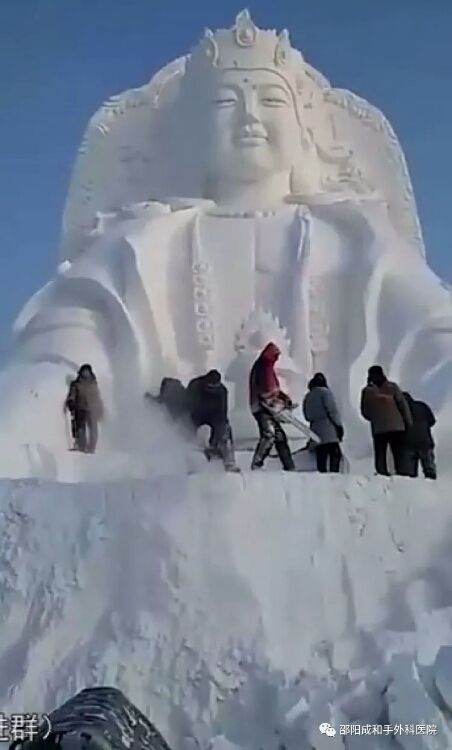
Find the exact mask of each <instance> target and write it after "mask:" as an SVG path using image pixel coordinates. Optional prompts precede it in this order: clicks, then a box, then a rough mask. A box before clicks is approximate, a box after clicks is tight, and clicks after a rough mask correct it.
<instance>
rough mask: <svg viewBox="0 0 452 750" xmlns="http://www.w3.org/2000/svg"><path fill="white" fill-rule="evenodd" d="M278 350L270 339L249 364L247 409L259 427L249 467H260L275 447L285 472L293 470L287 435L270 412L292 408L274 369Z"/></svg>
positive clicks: (278, 353)
mask: <svg viewBox="0 0 452 750" xmlns="http://www.w3.org/2000/svg"><path fill="white" fill-rule="evenodd" d="M280 355H281V352H280V350H279V349H278V347H277V346H276V344H274V343H273V342H270V343H269V344H267V345H266V346H265V348H264V349H263V350H262V352H261V353H260V355H259V357H258V358H257V359H256V361H255V363H254V364H253V366H252V368H251V372H250V378H249V402H250V409H251V413H252V415H253V417H254V419H255V420H256V422H257V426H258V429H259V441H258V444H257V446H256V449H255V451H254V455H253V459H252V462H251V468H252V469H260V468H262V466H263V465H264V461H265V459H266V458H267V457H268V455H269V454H270V452H271V449H272V448H273V446H275V448H276V451H277V453H278V457H279V460H280V461H281V464H282V467H283V469H284V470H285V471H294V470H295V464H294V461H293V458H292V454H291V452H290V448H289V443H288V440H287V435H286V433H285V432H284V430H283V428H282V426H281V424H280V423H279V422H278V420H277V418H276V417H275V415H274V412H273V408H274V406H275V405H278V404H279V405H281V404H284V405H285V406H287V407H289V408H290V407H292V406H293V404H292V401H291V399H290V398H289V396H288V395H287V394H286V393H283V391H281V388H280V385H279V380H278V377H277V375H276V372H275V365H276V362H277V361H278V359H279V357H280Z"/></svg>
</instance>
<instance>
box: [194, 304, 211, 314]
mask: <svg viewBox="0 0 452 750" xmlns="http://www.w3.org/2000/svg"><path fill="white" fill-rule="evenodd" d="M195 312H196V315H207V313H208V312H209V308H208V306H207V305H206V303H205V302H196V304H195Z"/></svg>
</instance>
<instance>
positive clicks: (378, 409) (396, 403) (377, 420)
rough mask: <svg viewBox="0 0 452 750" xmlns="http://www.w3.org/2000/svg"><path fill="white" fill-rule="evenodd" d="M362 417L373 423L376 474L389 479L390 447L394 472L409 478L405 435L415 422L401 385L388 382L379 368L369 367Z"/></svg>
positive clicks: (363, 396) (362, 397) (371, 424)
mask: <svg viewBox="0 0 452 750" xmlns="http://www.w3.org/2000/svg"><path fill="white" fill-rule="evenodd" d="M361 415H362V416H363V417H364V419H366V420H367V421H368V422H370V426H371V430H372V439H373V444H374V460H375V471H376V473H377V474H383V475H385V476H389V470H388V463H387V452H388V448H390V450H391V453H392V457H393V460H394V469H395V473H396V474H399V475H402V476H404V475H406V436H407V430H409V428H410V427H411V425H412V423H413V419H412V416H411V413H410V410H409V408H408V404H407V402H406V400H405V397H404V395H403V393H402V391H401V390H400V388H399V386H398V385H397V383H394V382H392V381H390V380H388V379H387V377H386V375H385V373H384V371H383V368H382V367H380V365H373V366H372V367H370V368H369V371H368V378H367V385H366V386H365V388H363V390H362V392H361Z"/></svg>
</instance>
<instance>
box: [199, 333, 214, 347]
mask: <svg viewBox="0 0 452 750" xmlns="http://www.w3.org/2000/svg"><path fill="white" fill-rule="evenodd" d="M199 343H200V344H203V345H204V346H212V345H213V336H212V334H210V333H203V334H201V336H199Z"/></svg>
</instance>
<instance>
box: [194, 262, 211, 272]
mask: <svg viewBox="0 0 452 750" xmlns="http://www.w3.org/2000/svg"><path fill="white" fill-rule="evenodd" d="M191 270H192V271H193V273H206V272H207V271H208V270H209V265H208V263H203V261H197V262H196V263H193V265H192V267H191Z"/></svg>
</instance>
